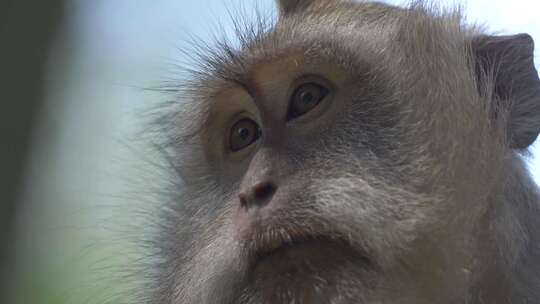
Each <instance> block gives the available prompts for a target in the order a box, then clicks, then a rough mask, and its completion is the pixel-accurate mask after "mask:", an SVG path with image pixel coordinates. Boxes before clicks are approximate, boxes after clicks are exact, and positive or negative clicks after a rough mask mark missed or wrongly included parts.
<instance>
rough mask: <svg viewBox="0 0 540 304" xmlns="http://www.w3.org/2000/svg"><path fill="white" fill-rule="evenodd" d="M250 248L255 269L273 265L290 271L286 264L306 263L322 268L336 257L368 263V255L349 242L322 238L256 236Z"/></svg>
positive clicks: (272, 234)
mask: <svg viewBox="0 0 540 304" xmlns="http://www.w3.org/2000/svg"><path fill="white" fill-rule="evenodd" d="M249 247H250V248H249V250H250V261H251V266H252V268H256V267H257V266H259V265H261V264H265V263H267V264H268V263H269V265H270V266H269V267H273V268H275V269H283V267H285V268H286V266H284V265H283V264H287V265H292V264H296V265H298V264H301V263H306V262H307V263H311V264H312V265H319V266H320V267H324V266H322V264H325V263H326V261H328V259H335V258H336V255H341V256H342V258H345V257H346V258H347V259H352V258H360V259H362V260H363V261H364V262H366V261H367V259H366V257H365V255H363V254H360V253H359V252H357V251H355V250H353V249H352V247H351V246H350V245H349V244H348V242H346V241H345V240H343V239H340V238H336V237H331V236H327V235H321V234H318V235H310V234H302V233H297V234H288V233H285V232H282V233H269V234H261V235H257V236H256V238H255V239H254V240H253V242H252V243H251V244H250V245H249Z"/></svg>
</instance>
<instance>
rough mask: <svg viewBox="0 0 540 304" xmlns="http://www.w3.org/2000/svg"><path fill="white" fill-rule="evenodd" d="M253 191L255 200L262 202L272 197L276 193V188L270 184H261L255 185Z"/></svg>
mask: <svg viewBox="0 0 540 304" xmlns="http://www.w3.org/2000/svg"><path fill="white" fill-rule="evenodd" d="M253 191H254V195H255V199H256V200H257V201H259V202H262V201H264V200H267V199H269V198H270V197H272V195H274V192H276V186H275V185H274V184H273V183H271V182H261V183H258V184H257V185H255V187H254V189H253Z"/></svg>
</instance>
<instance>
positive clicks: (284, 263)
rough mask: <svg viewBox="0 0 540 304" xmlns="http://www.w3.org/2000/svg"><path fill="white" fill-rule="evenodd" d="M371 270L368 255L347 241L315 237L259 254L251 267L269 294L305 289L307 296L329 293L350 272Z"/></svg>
mask: <svg viewBox="0 0 540 304" xmlns="http://www.w3.org/2000/svg"><path fill="white" fill-rule="evenodd" d="M369 267H370V266H369V261H368V259H367V258H366V257H365V255H363V254H360V253H359V252H357V251H356V250H354V249H353V248H352V247H350V246H349V245H348V244H347V243H346V242H344V241H341V240H338V239H332V238H326V237H316V238H307V239H300V240H293V241H290V242H285V243H283V244H282V246H279V247H277V248H274V249H273V250H271V251H267V252H262V253H259V254H258V255H257V257H256V259H255V261H254V263H253V264H252V268H251V273H250V276H251V278H250V279H251V280H252V282H255V283H256V285H257V286H259V287H260V288H263V289H264V290H266V291H268V292H270V293H275V292H279V293H282V292H283V291H284V290H289V291H290V290H296V291H299V290H302V292H303V293H304V296H303V297H305V296H307V294H308V293H315V291H316V290H320V291H322V290H326V292H328V289H329V288H330V289H332V288H334V287H335V286H333V285H335V284H334V283H335V282H337V281H338V280H339V277H340V275H342V274H343V273H344V272H346V271H347V270H351V269H359V268H360V269H364V270H367V269H368V268H369ZM270 296H271V295H270ZM317 303H318V302H317Z"/></svg>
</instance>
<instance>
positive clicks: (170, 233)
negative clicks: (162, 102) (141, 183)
mask: <svg viewBox="0 0 540 304" xmlns="http://www.w3.org/2000/svg"><path fill="white" fill-rule="evenodd" d="M277 6H278V9H279V15H278V17H277V18H276V20H275V22H274V23H273V24H271V25H269V26H266V25H264V24H263V23H264V22H262V21H261V22H258V23H257V22H256V24H259V25H258V26H255V27H249V26H246V27H245V29H243V30H242V29H241V27H242V26H241V25H240V26H239V27H240V29H239V30H238V35H239V37H238V42H239V43H237V44H234V45H233V44H226V43H218V44H217V47H216V48H215V49H211V50H209V51H208V52H206V53H204V54H200V55H201V56H200V57H201V62H200V63H201V64H200V69H198V70H196V71H195V72H194V73H193V74H192V77H191V78H190V79H189V80H188V81H186V82H184V83H182V84H179V91H181V92H182V93H181V94H179V97H178V102H175V103H171V106H170V108H168V112H167V114H166V115H164V116H163V117H162V118H161V119H160V120H159V123H160V124H161V126H162V128H161V130H162V135H163V136H162V138H164V139H165V140H164V142H165V143H164V147H163V148H162V151H163V153H164V155H165V158H166V159H167V160H169V163H170V164H171V165H172V167H174V170H173V171H174V172H175V174H172V175H171V177H170V178H171V182H170V186H169V187H168V192H169V193H170V194H171V195H170V198H169V200H168V202H167V207H166V208H163V209H162V212H161V213H160V214H159V216H158V218H157V219H156V220H155V222H157V223H158V232H159V233H156V237H155V238H154V239H153V241H152V244H153V245H152V246H153V249H155V253H154V256H153V257H154V258H153V263H152V265H151V266H150V267H149V270H148V272H147V273H146V276H147V278H148V280H149V282H150V283H149V284H148V285H147V286H146V287H147V289H145V292H146V297H145V299H144V300H143V302H144V303H149V304H289V303H299V304H306V303H309V304H323V303H332V304H435V303H437V304H450V303H453V304H458V303H459V304H465V303H470V304H481V303H486V304H503V303H504V304H510V303H511V304H518V303H519V304H525V303H540V205H539V202H540V200H539V192H538V188H537V186H536V184H535V183H534V182H533V180H532V178H531V177H530V175H529V172H528V170H527V168H526V165H525V163H524V160H523V159H522V156H523V155H524V154H525V153H526V152H527V149H528V147H529V146H530V145H531V144H532V143H533V142H534V141H535V139H536V137H537V135H538V133H539V132H540V80H539V78H538V74H537V71H536V69H535V67H534V60H533V52H534V46H533V40H532V38H531V37H530V36H529V35H527V34H518V35H511V36H495V35H491V34H489V33H487V32H486V31H485V30H484V29H482V28H479V27H476V26H473V25H468V24H465V22H464V20H463V18H462V17H461V15H460V14H459V12H453V11H444V12H443V11H442V10H440V9H437V8H435V7H434V6H433V5H431V4H426V3H422V2H415V3H414V4H412V5H410V6H409V7H407V8H400V7H395V6H391V5H387V4H383V3H378V2H358V1H356V2H355V1H346V0H279V1H277Z"/></svg>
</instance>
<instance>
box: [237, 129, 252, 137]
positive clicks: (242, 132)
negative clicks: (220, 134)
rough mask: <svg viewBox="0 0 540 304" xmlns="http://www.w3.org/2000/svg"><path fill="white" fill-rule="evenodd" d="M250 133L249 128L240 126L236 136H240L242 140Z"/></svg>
mask: <svg viewBox="0 0 540 304" xmlns="http://www.w3.org/2000/svg"><path fill="white" fill-rule="evenodd" d="M250 134H251V132H249V130H248V129H246V128H240V129H238V136H240V138H241V139H242V140H246V139H248V138H249V135H250Z"/></svg>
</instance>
